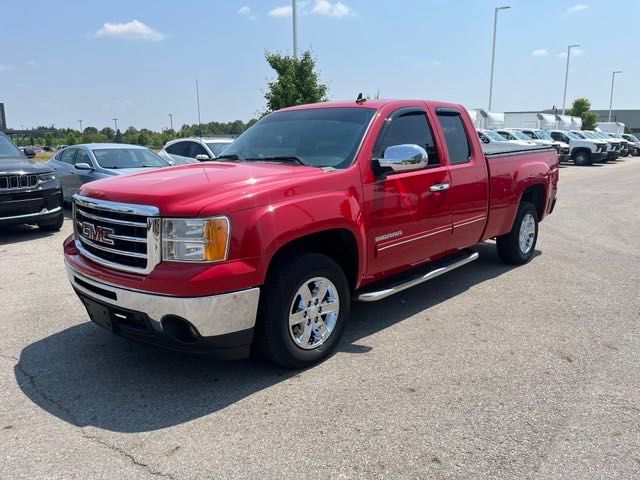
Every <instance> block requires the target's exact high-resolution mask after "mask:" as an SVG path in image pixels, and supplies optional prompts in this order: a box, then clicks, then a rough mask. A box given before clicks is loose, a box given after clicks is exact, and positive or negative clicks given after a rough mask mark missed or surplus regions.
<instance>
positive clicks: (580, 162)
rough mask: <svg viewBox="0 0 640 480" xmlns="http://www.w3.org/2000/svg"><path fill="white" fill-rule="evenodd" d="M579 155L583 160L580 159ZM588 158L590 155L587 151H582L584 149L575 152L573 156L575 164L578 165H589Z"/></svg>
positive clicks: (589, 158)
mask: <svg viewBox="0 0 640 480" xmlns="http://www.w3.org/2000/svg"><path fill="white" fill-rule="evenodd" d="M581 157H582V158H583V159H584V160H580V158H581ZM590 160H591V156H590V155H589V154H588V153H587V152H584V151H581V152H578V153H576V156H575V159H574V161H575V164H576V165H579V166H584V165H589V163H590Z"/></svg>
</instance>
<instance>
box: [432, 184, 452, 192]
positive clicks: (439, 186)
mask: <svg viewBox="0 0 640 480" xmlns="http://www.w3.org/2000/svg"><path fill="white" fill-rule="evenodd" d="M445 190H449V184H448V183H434V184H433V185H431V186H430V187H429V191H431V192H443V191H445Z"/></svg>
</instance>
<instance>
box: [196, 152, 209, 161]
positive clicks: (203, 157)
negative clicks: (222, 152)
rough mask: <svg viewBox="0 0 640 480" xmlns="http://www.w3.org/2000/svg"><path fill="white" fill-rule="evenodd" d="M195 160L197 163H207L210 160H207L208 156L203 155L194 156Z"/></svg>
mask: <svg viewBox="0 0 640 480" xmlns="http://www.w3.org/2000/svg"><path fill="white" fill-rule="evenodd" d="M196 160H198V161H199V162H207V161H209V160H211V158H209V155H206V154H204V153H200V154H198V155H196Z"/></svg>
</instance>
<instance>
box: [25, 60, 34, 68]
mask: <svg viewBox="0 0 640 480" xmlns="http://www.w3.org/2000/svg"><path fill="white" fill-rule="evenodd" d="M26 65H27V67H35V66H36V61H35V60H29V61H28V62H26Z"/></svg>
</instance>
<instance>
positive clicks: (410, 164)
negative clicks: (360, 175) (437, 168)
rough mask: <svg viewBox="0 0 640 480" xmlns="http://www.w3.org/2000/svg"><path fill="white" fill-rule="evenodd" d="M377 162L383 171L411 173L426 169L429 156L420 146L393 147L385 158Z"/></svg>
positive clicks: (385, 152)
mask: <svg viewBox="0 0 640 480" xmlns="http://www.w3.org/2000/svg"><path fill="white" fill-rule="evenodd" d="M376 161H377V163H378V165H379V166H380V168H381V169H382V170H383V171H384V170H387V171H388V170H391V172H394V173H400V172H410V171H412V170H420V169H423V168H425V167H426V166H427V164H428V163H429V155H428V154H427V151H426V150H425V149H424V148H422V147H421V146H420V145H414V144H404V145H392V146H390V147H387V148H386V149H385V151H384V155H383V157H382V158H378V159H376Z"/></svg>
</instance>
